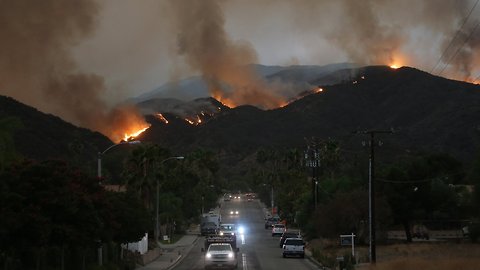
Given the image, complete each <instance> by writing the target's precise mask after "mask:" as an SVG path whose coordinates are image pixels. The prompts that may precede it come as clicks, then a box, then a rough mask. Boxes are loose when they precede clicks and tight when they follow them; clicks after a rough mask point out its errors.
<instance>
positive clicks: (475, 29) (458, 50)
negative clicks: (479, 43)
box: [438, 23, 480, 76]
mask: <svg viewBox="0 0 480 270" xmlns="http://www.w3.org/2000/svg"><path fill="white" fill-rule="evenodd" d="M478 25H480V23H477V24H476V25H475V27H474V28H473V29H472V31H471V32H470V35H469V36H468V37H467V38H466V39H465V41H464V42H463V44H462V46H460V47H459V48H458V49H457V51H456V52H455V54H454V55H453V56H452V57H450V59H449V60H448V61H447V63H446V64H445V66H443V69H442V70H441V71H440V73H438V76H440V75H441V74H442V72H443V71H444V70H445V68H447V66H448V65H449V64H450V61H452V60H453V59H454V58H455V57H456V56H457V54H458V53H459V52H460V50H461V49H462V48H463V46H465V44H466V43H467V42H468V41H469V40H470V39H471V38H472V36H473V34H474V33H475V31H477V27H478Z"/></svg>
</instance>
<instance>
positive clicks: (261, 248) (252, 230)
mask: <svg viewBox="0 0 480 270" xmlns="http://www.w3.org/2000/svg"><path fill="white" fill-rule="evenodd" d="M230 210H238V211H239V215H238V217H232V216H230V215H229V211H230ZM221 214H222V222H223V223H236V224H238V225H242V226H243V227H244V228H245V230H246V232H245V235H244V237H238V238H237V246H238V247H239V248H240V252H239V253H238V269H243V270H247V269H248V270H260V269H265V270H269V269H276V270H282V269H285V270H289V269H298V270H302V269H318V268H317V267H316V266H315V265H314V264H313V263H312V262H310V261H309V260H308V259H301V258H283V257H282V250H281V248H280V247H279V246H278V241H279V237H272V235H271V231H270V230H266V229H265V227H264V213H263V209H262V207H261V204H260V203H259V202H258V201H257V200H253V201H252V202H247V200H246V199H243V198H242V199H240V200H239V199H232V201H229V202H222V206H221ZM203 243H204V238H203V237H201V238H199V241H197V242H196V245H195V246H194V247H193V249H192V250H191V252H190V253H189V254H188V255H187V257H185V258H184V259H183V260H182V261H181V262H180V263H179V264H178V265H177V266H176V267H175V268H174V269H175V270H191V269H204V262H203V255H204V253H202V252H201V248H202V246H203Z"/></svg>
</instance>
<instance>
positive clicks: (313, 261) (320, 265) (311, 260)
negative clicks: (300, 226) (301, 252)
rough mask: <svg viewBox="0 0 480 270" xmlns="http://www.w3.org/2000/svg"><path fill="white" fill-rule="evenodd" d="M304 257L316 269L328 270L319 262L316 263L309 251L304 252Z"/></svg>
mask: <svg viewBox="0 0 480 270" xmlns="http://www.w3.org/2000/svg"><path fill="white" fill-rule="evenodd" d="M307 250H308V249H307ZM305 255H306V257H307V259H308V260H309V261H310V262H312V263H313V264H315V265H316V266H317V267H318V269H322V270H329V269H330V268H327V267H325V266H323V265H322V264H321V263H320V262H319V261H317V260H316V259H315V258H314V257H313V256H312V252H311V251H310V250H308V253H307V252H305Z"/></svg>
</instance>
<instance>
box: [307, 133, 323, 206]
mask: <svg viewBox="0 0 480 270" xmlns="http://www.w3.org/2000/svg"><path fill="white" fill-rule="evenodd" d="M318 144H319V143H318V140H317V139H316V138H312V140H311V141H309V142H308V145H307V150H305V165H306V166H307V167H309V168H312V198H313V200H314V209H315V210H316V209H317V201H318V198H317V197H318V196H317V193H318V170H319V167H320V151H319V150H318Z"/></svg>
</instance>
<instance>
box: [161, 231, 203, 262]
mask: <svg viewBox="0 0 480 270" xmlns="http://www.w3.org/2000/svg"><path fill="white" fill-rule="evenodd" d="M198 238H199V237H197V238H196V239H195V241H193V243H192V245H191V246H190V247H189V248H188V249H187V251H186V252H185V254H188V253H189V252H190V251H191V250H192V248H193V246H194V245H195V244H196V243H197V241H198ZM183 258H185V256H184V255H183V254H182V253H180V252H179V255H178V256H177V259H175V261H174V262H173V263H172V264H171V265H170V266H168V267H167V268H165V269H166V270H170V269H173V268H174V267H175V266H177V264H179V263H180V262H181V261H182V260H183Z"/></svg>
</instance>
